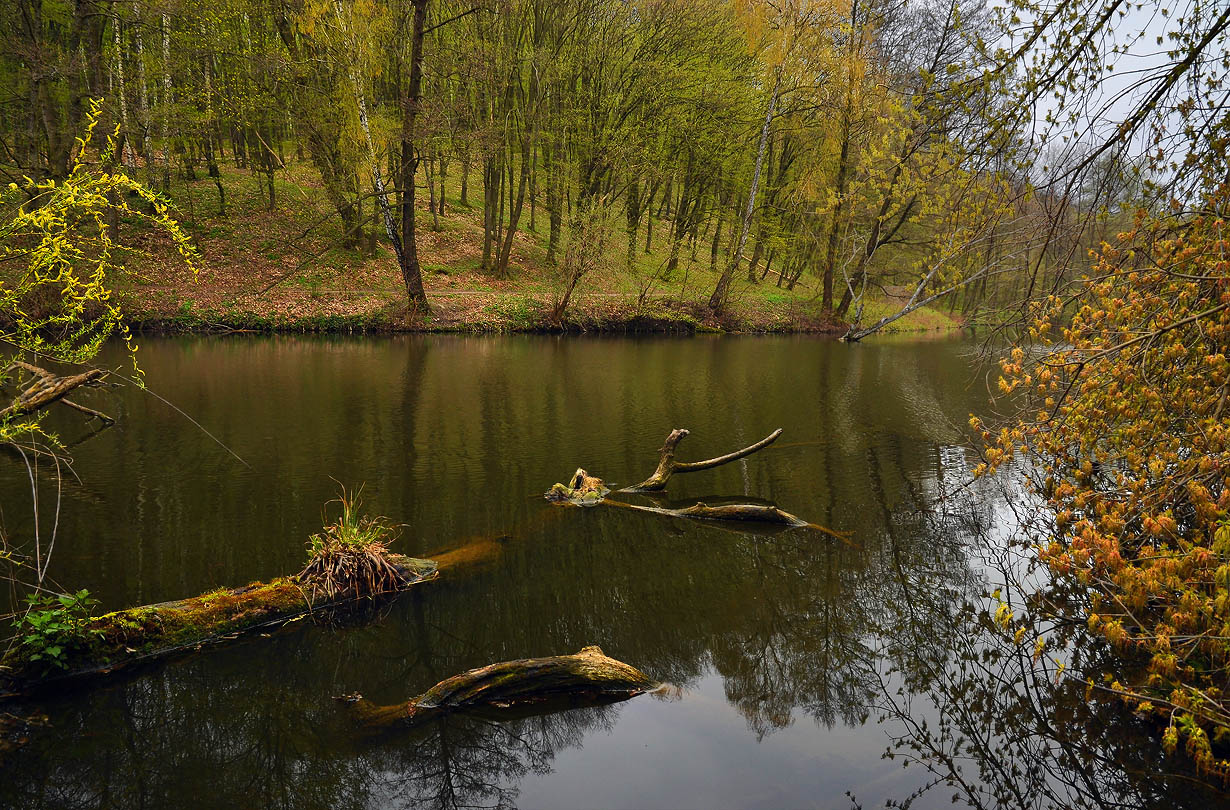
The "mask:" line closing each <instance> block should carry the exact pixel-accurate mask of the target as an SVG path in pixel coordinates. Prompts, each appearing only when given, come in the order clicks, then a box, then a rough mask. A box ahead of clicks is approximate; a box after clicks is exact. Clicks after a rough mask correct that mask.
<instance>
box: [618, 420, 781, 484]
mask: <svg viewBox="0 0 1230 810" xmlns="http://www.w3.org/2000/svg"><path fill="white" fill-rule="evenodd" d="M780 435H782V429H781V428H778V429H777V430H775V431H773V432H772V433H770V434H769V435H768V436H765V437H764V438H763V439H761V440H760V441H758V442H756V443H755V444H749V445H748V446H747V447H744V448H743V449H742V450H736V451H734V452H733V453H727V454H726V455H724V456H718V457H717V458H709V459H705V460H704V461H676V460H675V449H676V448H677V447H678V446H679V442H681V441H683V440H684V439H686V438H687V436H688V431H687V430H685V429H683V428H677V429H675V430H672V431H671V432H670V435H669V436H667V437H666V441H665V442H663V443H662V449H661V450H659V451H658V452H659V453H660V455H659V458H658V468H657V469H656V470H654V472H653V475H651V476H649V477H648V478H646V479H645V480H644V481H642V482H641V483H639V484H637V485H636V486H634V487H627V488H626V489H623V490H621V491H622V492H660V491H661V490H663V489H666V482H667V481H669V480H670V479H671V476H672V475H674V474H675V473H689V472H698V471H700V470H710V469H713V468H714V467H720V466H721V465H723V464H729V463H730V462H732V461H738V460H739V459H741V458H746V457H747V456H750V455H751V454H752V453H755V452H756V451H757V450H763V449H764V448H766V447H768V446H769V445H771V444H773V442H775V441H777V437H778V436H780Z"/></svg>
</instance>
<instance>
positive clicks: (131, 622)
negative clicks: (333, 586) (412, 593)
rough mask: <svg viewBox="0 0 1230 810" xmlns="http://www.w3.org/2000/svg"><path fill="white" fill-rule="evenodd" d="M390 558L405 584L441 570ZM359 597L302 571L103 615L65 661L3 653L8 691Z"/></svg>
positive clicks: (75, 637)
mask: <svg viewBox="0 0 1230 810" xmlns="http://www.w3.org/2000/svg"><path fill="white" fill-rule="evenodd" d="M388 562H389V563H390V564H391V565H392V566H393V567H394V568H395V569H396V570H397V571H398V572H399V573H400V574H401V581H400V585H399V587H398V588H396V590H398V591H400V590H406V589H407V588H410V587H412V586H414V585H417V584H419V583H421V582H426V581H429V580H432V579H435V578H436V576H437V569H436V564H435V563H434V562H433V561H431V560H420V559H416V558H413V557H405V556H402V555H400V554H390V555H388ZM357 598H358V597H357V596H356V595H355V594H347V593H343V594H338V595H337V596H335V597H334V598H331V599H327V600H319V599H314V598H312V591H311V589H310V588H305V586H304V585H303V584H302V583H300V581H299V579H298V578H297V577H281V578H278V579H275V580H273V581H272V582H253V583H251V584H249V585H245V586H243V587H240V588H219V589H218V590H216V591H210V592H209V593H205V594H201V595H200V596H194V597H191V598H189V599H179V600H176V601H173V602H161V603H158V604H154V605H144V606H141V607H134V608H127V609H125V610H117V611H115V612H113V613H106V614H104V615H102V616H95V617H92V618H90V619H88V620H86V621H85V622H83V623H82V624H81V625H80V626H79V627H77V628H75V629H74V630H73V632H72V634H71V636H70V637H66V638H64V639H63V642H62V643H63V649H64V650H65V656H64V659H63V661H62V665H61V666H59V667H56V668H54V669H49V668H48V665H47V664H46V663H45V662H42V661H30V660H29V659H28V657H27V656H26V654H25V652H24V650H23V649H22V647H20V646H18V647H16V648H14V649H13V650H12V651H10V652H9V653H8V654H7V655H5V657H4V658H3V659H2V660H0V698H4V697H12V696H15V695H19V694H26V693H29V692H32V691H37V690H38V689H40V688H43V687H45V686H48V685H52V684H57V683H61V682H63V681H66V680H70V679H75V678H80V677H85V676H90V675H102V674H107V673H110V672H114V671H116V670H118V669H121V668H123V667H126V666H129V665H132V664H136V663H139V662H144V661H148V660H150V659H154V658H158V657H162V656H165V655H169V654H172V653H175V652H179V651H181V650H186V649H193V648H199V647H200V646H201V645H204V644H210V643H217V642H220V641H226V640H230V639H233V638H235V637H237V635H238V634H240V633H243V632H247V631H252V630H256V629H258V628H267V627H274V626H280V625H283V624H286V623H287V622H289V621H294V620H296V619H298V618H300V617H302V616H305V615H307V614H310V613H312V612H313V611H316V610H321V609H325V608H330V607H337V606H339V605H342V604H345V603H348V602H353V601H355V600H356V599H357Z"/></svg>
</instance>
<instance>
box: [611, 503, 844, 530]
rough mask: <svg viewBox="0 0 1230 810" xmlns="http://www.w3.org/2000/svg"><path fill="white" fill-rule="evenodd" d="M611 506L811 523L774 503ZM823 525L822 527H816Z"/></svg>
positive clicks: (778, 522) (691, 515)
mask: <svg viewBox="0 0 1230 810" xmlns="http://www.w3.org/2000/svg"><path fill="white" fill-rule="evenodd" d="M607 503H608V504H609V505H610V506H617V507H620V508H622V509H633V510H635V511H638V512H652V513H654V514H655V515H667V516H669V517H678V518H692V519H694V520H733V521H744V522H748V523H771V524H773V525H776V526H789V527H793V528H803V527H805V526H811V525H812V524H810V523H808V522H807V521H806V520H803V518H801V517H797V516H795V515H792V514H790V513H789V512H784V511H782V510H781V509H778V508H777V507H776V506H774V505H773V504H762V503H726V504H720V505H718V506H708V505H706V504H704V503H699V502H698V503H696V504H693V505H692V506H689V507H686V508H684V509H670V508H667V507H665V506H639V505H637V504H632V503H624V502H623V501H607ZM816 528H823V527H819V526H818V527H816Z"/></svg>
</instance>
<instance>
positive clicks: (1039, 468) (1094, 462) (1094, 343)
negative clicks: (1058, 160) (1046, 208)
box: [971, 186, 1230, 773]
mask: <svg viewBox="0 0 1230 810" xmlns="http://www.w3.org/2000/svg"><path fill="white" fill-rule="evenodd" d="M1227 213H1230V190H1228V189H1227V188H1226V187H1224V186H1223V187H1222V188H1220V189H1218V190H1217V191H1215V192H1214V193H1212V194H1211V195H1209V197H1208V198H1207V199H1206V200H1205V202H1204V204H1203V205H1202V207H1201V210H1200V211H1199V212H1198V213H1196V214H1195V215H1192V216H1187V217H1180V216H1178V215H1174V216H1167V217H1156V216H1149V215H1147V214H1145V213H1139V214H1138V215H1137V217H1136V219H1135V222H1134V227H1133V228H1132V229H1131V230H1129V231H1127V232H1124V233H1121V234H1119V235H1118V238H1117V239H1116V240H1115V242H1114V244H1108V243H1103V244H1102V246H1101V249H1100V250H1099V251H1096V252H1095V253H1094V254H1093V255H1092V259H1093V264H1092V267H1091V270H1090V271H1089V273H1088V275H1087V276H1085V278H1084V279H1082V281H1081V282H1080V284H1079V287H1078V289H1076V290H1075V291H1074V293H1073V294H1072V295H1071V296H1070V297H1059V296H1053V297H1051V298H1049V299H1047V300H1046V301H1042V302H1039V303H1038V304H1037V305H1036V306H1035V308H1034V311H1033V313H1032V323H1031V324H1030V329H1029V334H1030V337H1031V338H1032V340H1031V341H1030V344H1031V345H1029V346H1028V347H1027V346H1018V347H1017V348H1014V349H1013V350H1012V351H1011V353H1010V354H1009V355H1008V356H1007V357H1005V358H1003V359H1002V361H1001V363H1000V371H1001V376H1000V379H999V387H1000V389H1001V390H1002V391H1004V392H1017V393H1018V394H1021V395H1023V396H1024V397H1025V401H1026V403H1027V407H1026V409H1025V413H1027V414H1028V417H1027V418H1022V419H1020V420H1018V421H1016V422H1015V423H1014V424H1012V425H1011V426H1009V427H1006V428H1004V429H1002V430H1001V431H1000V432H999V433H998V434H995V433H993V432H992V431H991V430H990V429H988V428H987V427H986V426H985V425H984V424H983V423H982V422H981V421H980V420H979V419H977V418H976V417H973V418H971V425H972V426H973V427H974V428H975V430H978V431H979V432H980V433H981V436H982V438H983V440H984V444H985V463H984V464H983V465H981V467H980V468H979V472H980V473H981V472H992V471H994V470H995V469H997V468H998V467H1000V466H1002V465H1004V464H1006V463H1007V462H1008V461H1009V460H1010V459H1012V458H1013V457H1014V456H1017V455H1019V454H1022V453H1026V454H1028V455H1029V457H1030V461H1031V462H1032V466H1030V470H1031V471H1032V472H1030V478H1031V481H1032V483H1033V485H1034V487H1035V488H1036V490H1037V491H1038V493H1039V494H1040V495H1041V496H1042V497H1043V498H1045V499H1046V501H1047V503H1048V505H1049V507H1050V508H1051V509H1052V510H1053V512H1054V514H1055V516H1056V520H1055V522H1054V528H1053V533H1052V536H1051V537H1050V538H1049V541H1048V542H1046V543H1044V544H1042V546H1041V548H1040V554H1041V558H1042V560H1043V561H1044V562H1045V563H1046V564H1047V565H1049V567H1050V568H1051V570H1052V571H1053V572H1055V573H1056V574H1058V575H1060V576H1062V577H1066V578H1071V579H1072V580H1075V581H1076V582H1077V583H1078V584H1079V585H1080V586H1081V592H1082V593H1083V594H1085V595H1086V596H1087V599H1088V602H1087V604H1085V606H1084V609H1085V611H1086V614H1087V625H1088V627H1089V628H1090V630H1091V631H1093V632H1095V633H1099V634H1101V635H1102V636H1104V637H1105V638H1106V640H1107V641H1108V642H1109V643H1110V644H1112V645H1113V646H1114V648H1115V649H1116V650H1117V651H1119V652H1120V653H1121V656H1120V658H1119V660H1120V661H1121V664H1120V665H1119V666H1118V667H1117V671H1115V672H1113V673H1108V676H1109V677H1112V678H1113V680H1114V681H1115V682H1116V683H1117V684H1118V685H1119V687H1120V688H1119V689H1116V692H1117V693H1119V694H1121V696H1123V697H1124V698H1125V699H1127V700H1128V701H1129V702H1131V703H1133V704H1134V705H1136V706H1137V707H1138V708H1139V707H1141V706H1143V705H1147V707H1148V708H1149V709H1150V710H1152V711H1154V712H1157V713H1159V715H1160V716H1162V717H1163V718H1166V722H1167V726H1168V728H1167V731H1166V734H1165V737H1164V741H1165V744H1166V748H1167V750H1171V751H1173V750H1175V749H1176V748H1177V746H1178V742H1179V740H1180V739H1181V738H1182V739H1183V740H1185V744H1184V746H1183V749H1184V750H1186V751H1187V752H1188V754H1190V755H1191V756H1192V757H1193V758H1194V760H1195V761H1196V763H1197V765H1198V767H1199V768H1201V769H1202V770H1204V771H1206V772H1213V773H1226V772H1227V767H1228V763H1227V762H1226V761H1225V760H1223V759H1221V758H1220V757H1219V755H1218V753H1217V749H1218V744H1219V743H1221V742H1223V741H1225V739H1226V736H1227V734H1230V702H1228V699H1227V688H1228V686H1230V676H1228V673H1230V590H1228V589H1230V522H1228V520H1227V514H1228V510H1230V403H1228V402H1227V399H1228V396H1230V394H1228V392H1230V361H1228V360H1227V354H1230V351H1228V349H1227V344H1228V343H1230V255H1228V250H1230V241H1228V238H1227V237H1228V234H1227V230H1226V219H1227Z"/></svg>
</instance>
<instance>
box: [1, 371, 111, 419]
mask: <svg viewBox="0 0 1230 810" xmlns="http://www.w3.org/2000/svg"><path fill="white" fill-rule="evenodd" d="M12 367H14V368H20V369H22V370H23V371H28V372H29V373H31V374H33V375H34V377H35V379H34V381H33V382H31V383H30V384H29V385H28V386H26V387H25V388H24V389H23V390H22V391H21V393H19V394H18V395H17V398H16V399H15V400H13V402H12V403H11V404H10V405H9V406H8V407H6V408H3V409H0V421H3V420H5V419H11V418H13V417H17V416H27V415H29V414H32V413H34V412H35V411H38V410H41V409H43V408H46V407H47V406H48V405H51V404H53V403H56V402H61V401H63V402H64V403H65V404H67V405H69V406H70V407H72V408H74V409H76V410H79V411H82V412H84V413H88V414H90V415H91V416H96V417H98V418H101V419H103V420H104V421H107V422H111V421H114V420H112V419H111V417H109V416H106V415H104V414H101V413H99V412H98V411H95V410H92V409H89V408H84V407H82V406H80V405H77V404H75V403H71V402H68V401H67V400H65V399H64V397H66V396H68V394H69V393H70V392H71V391H73V390H74V389H76V388H80V387H81V386H83V385H87V384H89V383H92V382H96V381H98V380H99V379H101V378H102V377H103V376H104V375H105V374H106V372H105V371H103V370H102V369H97V368H92V369H88V370H87V371H83V372H81V373H80V374H70V375H68V376H66V377H61V376H59V375H56V374H53V373H51V372H50V371H48V370H47V369H44V368H39V367H38V366H32V365H30V364H29V363H23V362H22V361H20V360H18V361H16V362H14V363H13V364H12Z"/></svg>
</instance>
